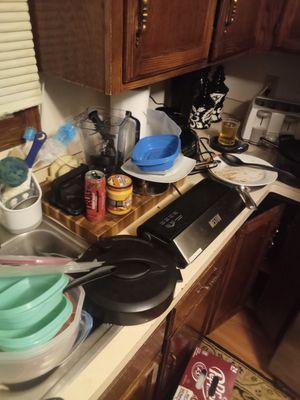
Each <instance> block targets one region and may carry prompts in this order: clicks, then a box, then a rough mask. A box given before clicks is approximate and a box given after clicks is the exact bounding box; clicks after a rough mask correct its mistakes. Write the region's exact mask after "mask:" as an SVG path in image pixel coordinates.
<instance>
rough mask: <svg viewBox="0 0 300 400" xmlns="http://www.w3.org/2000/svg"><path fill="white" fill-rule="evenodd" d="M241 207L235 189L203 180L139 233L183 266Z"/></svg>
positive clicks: (239, 198)
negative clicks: (159, 245)
mask: <svg viewBox="0 0 300 400" xmlns="http://www.w3.org/2000/svg"><path fill="white" fill-rule="evenodd" d="M244 207H245V206H244V203H243V201H242V199H241V197H240V195H239V194H238V192H237V191H236V189H235V188H230V187H228V186H225V185H224V184H222V183H219V182H216V181H213V180H211V179H205V180H203V181H201V182H199V183H198V184H197V185H195V186H194V187H193V188H192V189H190V190H189V191H187V192H186V193H184V194H183V195H182V196H180V197H179V198H178V199H176V200H175V201H173V202H172V203H171V204H169V205H168V206H167V207H166V208H164V209H163V210H162V211H160V212H159V213H157V214H156V215H154V216H153V217H152V218H150V219H149V220H148V221H146V222H145V223H143V224H142V225H140V226H139V227H138V235H139V236H141V237H143V238H146V239H148V240H150V241H153V242H158V243H160V244H161V245H165V247H166V248H172V249H173V250H174V251H175V253H176V254H177V256H178V258H179V260H180V261H179V262H180V267H181V268H184V267H185V266H186V265H187V264H189V263H190V262H192V261H193V260H195V258H196V257H197V256H198V255H199V254H201V253H202V251H203V250H204V249H205V248H206V247H207V246H208V245H209V244H210V243H211V242H212V241H213V240H214V239H215V238H216V237H217V236H218V235H219V234H220V233H221V232H222V231H223V230H224V228H225V227H226V226H227V225H228V224H230V222H231V221H232V220H233V219H234V218H235V217H236V216H237V215H238V214H239V213H240V212H241V211H242V210H243V209H244Z"/></svg>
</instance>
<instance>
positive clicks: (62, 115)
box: [41, 77, 109, 134]
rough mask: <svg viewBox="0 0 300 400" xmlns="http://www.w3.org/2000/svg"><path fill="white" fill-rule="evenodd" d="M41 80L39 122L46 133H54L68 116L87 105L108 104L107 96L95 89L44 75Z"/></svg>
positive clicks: (104, 105)
mask: <svg viewBox="0 0 300 400" xmlns="http://www.w3.org/2000/svg"><path fill="white" fill-rule="evenodd" d="M42 82H43V83H42V105H41V123H42V129H43V130H44V131H45V132H46V133H48V134H53V133H55V132H56V130H57V129H58V128H59V126H60V125H62V124H63V123H64V122H65V121H66V120H67V119H68V118H70V117H72V116H74V115H77V114H79V113H81V112H82V111H84V110H85V109H86V108H87V107H88V106H93V105H97V106H103V107H106V106H108V104H109V99H108V96H105V95H104V94H103V93H101V92H98V91H96V90H92V89H88V88H84V87H81V86H79V85H75V84H73V83H70V82H66V81H63V80H61V79H56V78H50V77H44V78H43V81H42Z"/></svg>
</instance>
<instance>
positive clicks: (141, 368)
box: [98, 321, 166, 400]
mask: <svg viewBox="0 0 300 400" xmlns="http://www.w3.org/2000/svg"><path fill="white" fill-rule="evenodd" d="M165 326H166V322H165V321H163V322H162V323H161V325H160V326H159V327H158V328H157V329H156V330H155V331H154V332H153V333H152V335H151V336H150V337H149V339H148V340H147V341H146V342H145V343H144V344H143V346H142V347H141V348H140V349H139V350H138V352H137V353H136V354H135V355H134V357H133V358H132V359H131V360H130V361H129V363H128V364H127V365H126V367H125V368H124V369H123V370H122V371H121V372H120V374H119V375H118V377H117V378H116V379H115V380H114V381H113V382H112V384H111V385H110V386H109V387H108V388H107V390H106V391H105V392H104V393H103V394H102V395H101V396H100V397H99V399H98V400H121V399H122V400H150V399H151V400H152V398H153V391H154V387H155V384H156V379H157V372H158V367H159V364H160V359H161V350H162V344H163V339H164V333H165Z"/></svg>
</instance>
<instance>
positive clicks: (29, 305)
mask: <svg viewBox="0 0 300 400" xmlns="http://www.w3.org/2000/svg"><path fill="white" fill-rule="evenodd" d="M68 281H69V279H68V277H67V276H66V275H64V274H56V275H39V276H30V277H26V278H21V279H20V278H18V279H16V278H4V279H0V330H13V329H22V328H27V327H29V326H32V325H34V324H35V323H37V322H38V321H40V320H41V319H43V318H44V317H45V316H46V315H48V314H49V313H50V312H51V311H52V310H54V309H55V307H57V305H58V304H59V303H60V302H61V300H62V298H63V289H64V288H65V286H66V285H67V284H68Z"/></svg>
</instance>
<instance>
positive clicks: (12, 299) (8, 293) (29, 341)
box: [0, 274, 92, 383]
mask: <svg viewBox="0 0 300 400" xmlns="http://www.w3.org/2000/svg"><path fill="white" fill-rule="evenodd" d="M68 281H69V279H68V277H67V276H66V275H63V274H60V275H41V276H28V277H24V278H1V279H0V383H19V382H24V381H28V380H31V379H34V378H36V377H38V376H41V375H43V374H44V373H46V372H48V371H50V370H51V369H52V368H54V367H56V366H58V365H59V364H60V363H61V362H62V361H63V360H64V359H65V358H66V357H67V356H68V354H69V353H70V352H71V350H72V347H73V345H74V343H75V341H76V338H77V339H78V335H79V331H80V324H81V322H82V305H83V301H84V290H83V289H82V288H81V287H78V288H74V289H72V290H70V291H69V292H68V293H67V295H65V294H64V293H63V289H64V288H65V286H66V285H67V283H68ZM83 319H85V322H86V324H85V325H84V326H81V328H83V331H86V332H81V336H82V335H83V336H84V335H85V334H87V333H88V332H87V330H89V329H90V328H91V324H92V322H91V321H90V320H89V316H88V315H84V314H83ZM81 330H82V329H81ZM85 337H86V335H85Z"/></svg>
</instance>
